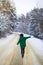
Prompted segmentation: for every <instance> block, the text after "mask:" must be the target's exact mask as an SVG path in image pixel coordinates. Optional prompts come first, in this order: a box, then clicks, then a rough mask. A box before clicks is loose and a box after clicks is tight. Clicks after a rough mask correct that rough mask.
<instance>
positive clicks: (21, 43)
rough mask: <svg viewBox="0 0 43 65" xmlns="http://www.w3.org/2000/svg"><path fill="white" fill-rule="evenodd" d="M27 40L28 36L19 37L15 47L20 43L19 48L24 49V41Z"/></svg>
mask: <svg viewBox="0 0 43 65" xmlns="http://www.w3.org/2000/svg"><path fill="white" fill-rule="evenodd" d="M28 38H30V36H29V37H22V36H20V39H19V41H18V43H17V45H18V44H19V43H20V47H21V48H25V47H26V39H28Z"/></svg>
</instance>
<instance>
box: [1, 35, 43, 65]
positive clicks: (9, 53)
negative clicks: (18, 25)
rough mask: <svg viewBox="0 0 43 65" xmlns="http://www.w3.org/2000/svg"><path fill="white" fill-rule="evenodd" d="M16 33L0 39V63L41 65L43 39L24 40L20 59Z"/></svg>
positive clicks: (2, 64) (3, 64)
mask: <svg viewBox="0 0 43 65" xmlns="http://www.w3.org/2000/svg"><path fill="white" fill-rule="evenodd" d="M18 40H19V35H18V34H12V35H10V36H8V37H7V38H4V39H0V65H43V41H42V40H40V39H37V38H30V39H27V41H26V43H27V44H26V48H25V55H24V58H23V59H22V57H21V53H20V52H21V51H20V46H19V45H18V46H17V44H16V43H17V42H18Z"/></svg>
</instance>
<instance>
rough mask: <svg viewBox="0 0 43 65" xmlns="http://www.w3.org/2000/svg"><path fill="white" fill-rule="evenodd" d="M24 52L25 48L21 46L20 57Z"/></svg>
mask: <svg viewBox="0 0 43 65" xmlns="http://www.w3.org/2000/svg"><path fill="white" fill-rule="evenodd" d="M24 53H25V48H21V55H22V58H23V57H24Z"/></svg>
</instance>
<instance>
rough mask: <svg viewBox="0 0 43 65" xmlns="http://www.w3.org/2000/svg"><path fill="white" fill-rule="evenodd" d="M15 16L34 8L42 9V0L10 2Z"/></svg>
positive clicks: (16, 0)
mask: <svg viewBox="0 0 43 65" xmlns="http://www.w3.org/2000/svg"><path fill="white" fill-rule="evenodd" d="M12 1H13V3H15V6H16V12H17V14H26V13H27V12H29V11H31V9H33V8H35V7H43V0H12Z"/></svg>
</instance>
